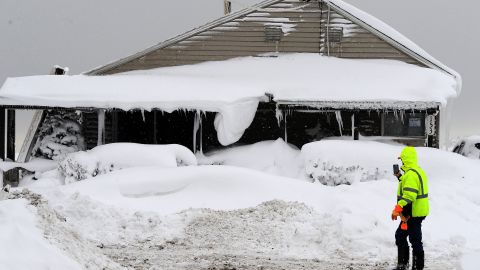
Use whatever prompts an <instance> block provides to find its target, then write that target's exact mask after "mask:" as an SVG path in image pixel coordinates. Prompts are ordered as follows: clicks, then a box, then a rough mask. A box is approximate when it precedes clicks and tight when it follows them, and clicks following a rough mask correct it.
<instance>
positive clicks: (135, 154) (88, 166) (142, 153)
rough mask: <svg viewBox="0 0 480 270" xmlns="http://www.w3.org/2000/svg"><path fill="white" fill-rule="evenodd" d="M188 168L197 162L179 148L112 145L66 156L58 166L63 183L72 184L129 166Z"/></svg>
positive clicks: (182, 147)
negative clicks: (62, 176)
mask: <svg viewBox="0 0 480 270" xmlns="http://www.w3.org/2000/svg"><path fill="white" fill-rule="evenodd" d="M190 165H197V160H196V158H195V156H194V155H193V153H192V152H191V151H190V150H189V149H187V148H186V147H184V146H181V145H177V144H170V145H143V144H136V143H112V144H107V145H102V146H97V147H95V148H93V149H92V150H89V151H85V152H77V153H73V154H70V155H68V156H67V157H66V158H65V159H64V160H63V161H62V162H60V163H59V170H60V172H61V173H62V174H63V175H64V176H65V183H71V182H75V181H79V180H84V179H87V178H89V177H95V176H97V175H99V174H105V173H108V172H111V171H114V170H120V169H124V168H130V167H145V166H159V167H167V168H171V167H177V166H190Z"/></svg>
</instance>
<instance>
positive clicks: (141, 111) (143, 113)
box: [140, 109, 145, 123]
mask: <svg viewBox="0 0 480 270" xmlns="http://www.w3.org/2000/svg"><path fill="white" fill-rule="evenodd" d="M140 113H141V114H142V119H143V122H144V123H145V110H144V109H141V110H140Z"/></svg>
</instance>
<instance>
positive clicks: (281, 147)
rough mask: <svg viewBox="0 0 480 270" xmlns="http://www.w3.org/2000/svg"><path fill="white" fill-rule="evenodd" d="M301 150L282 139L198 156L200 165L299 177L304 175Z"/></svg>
mask: <svg viewBox="0 0 480 270" xmlns="http://www.w3.org/2000/svg"><path fill="white" fill-rule="evenodd" d="M299 155H300V150H298V148H297V147H295V146H294V145H291V144H288V143H285V141H284V140H282V139H277V140H276V141H263V142H258V143H255V144H252V145H245V146H236V147H231V148H227V149H222V150H218V151H213V152H210V153H206V154H205V155H197V159H198V162H199V164H210V165H212V164H216V165H230V166H237V167H243V168H249V169H254V170H258V171H262V172H266V173H269V174H274V175H280V176H287V177H294V178H296V177H298V176H299V175H301V174H302V166H303V164H302V162H301V161H300V159H299Z"/></svg>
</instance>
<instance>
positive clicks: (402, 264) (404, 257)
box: [392, 246, 410, 270]
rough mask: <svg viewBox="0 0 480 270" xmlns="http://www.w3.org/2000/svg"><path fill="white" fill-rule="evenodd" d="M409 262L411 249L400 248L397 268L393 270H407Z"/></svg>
mask: <svg viewBox="0 0 480 270" xmlns="http://www.w3.org/2000/svg"><path fill="white" fill-rule="evenodd" d="M409 260H410V248H409V247H408V246H406V247H398V262H397V267H395V268H393V269H392V270H407V268H408V262H409Z"/></svg>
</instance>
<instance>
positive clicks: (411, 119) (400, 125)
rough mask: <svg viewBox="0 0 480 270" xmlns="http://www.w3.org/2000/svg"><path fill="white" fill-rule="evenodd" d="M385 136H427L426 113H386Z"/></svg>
mask: <svg viewBox="0 0 480 270" xmlns="http://www.w3.org/2000/svg"><path fill="white" fill-rule="evenodd" d="M383 135H384V136H400V137H422V136H425V113H408V114H404V115H403V116H402V115H401V114H399V113H397V114H395V113H386V114H385V116H384V133H383Z"/></svg>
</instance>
